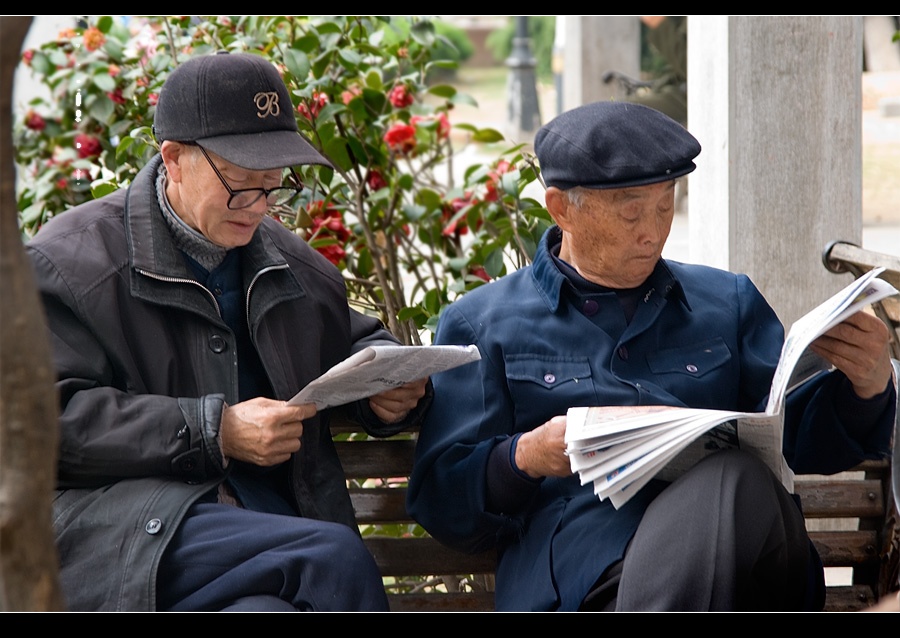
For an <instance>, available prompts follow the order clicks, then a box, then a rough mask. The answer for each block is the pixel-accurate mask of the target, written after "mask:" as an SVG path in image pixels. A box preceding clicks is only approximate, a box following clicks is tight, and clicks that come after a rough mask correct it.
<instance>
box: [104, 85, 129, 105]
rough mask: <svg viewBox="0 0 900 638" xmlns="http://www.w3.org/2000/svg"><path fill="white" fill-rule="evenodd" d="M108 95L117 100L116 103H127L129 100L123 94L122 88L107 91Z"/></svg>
mask: <svg viewBox="0 0 900 638" xmlns="http://www.w3.org/2000/svg"><path fill="white" fill-rule="evenodd" d="M106 97H108V98H109V99H110V100H112V101H113V102H115V103H116V104H125V102H127V100H126V99H125V98H124V97H123V96H122V89H118V88H117V89H116V90H115V91H108V92H107V93H106Z"/></svg>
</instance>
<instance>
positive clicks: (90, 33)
mask: <svg viewBox="0 0 900 638" xmlns="http://www.w3.org/2000/svg"><path fill="white" fill-rule="evenodd" d="M104 42H106V36H105V35H103V32H102V31H101V30H100V29H98V28H97V27H90V28H89V29H87V30H85V32H84V48H86V49H87V50H88V51H96V50H97V49H99V48H100V47H102V46H103V43H104Z"/></svg>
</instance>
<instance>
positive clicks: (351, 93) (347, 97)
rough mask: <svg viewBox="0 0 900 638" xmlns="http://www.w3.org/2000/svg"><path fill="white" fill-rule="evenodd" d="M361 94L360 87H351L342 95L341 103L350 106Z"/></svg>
mask: <svg viewBox="0 0 900 638" xmlns="http://www.w3.org/2000/svg"><path fill="white" fill-rule="evenodd" d="M361 94H362V89H360V88H359V87H358V86H351V87H350V88H349V89H347V90H346V91H343V92H342V93H341V101H342V102H343V103H344V104H350V102H352V101H353V99H354V98H356V97H358V96H359V95H361Z"/></svg>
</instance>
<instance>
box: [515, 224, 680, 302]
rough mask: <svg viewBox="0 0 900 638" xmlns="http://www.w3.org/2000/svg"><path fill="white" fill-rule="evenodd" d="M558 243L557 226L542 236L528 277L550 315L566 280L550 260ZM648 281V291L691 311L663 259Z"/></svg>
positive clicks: (678, 282)
mask: <svg viewBox="0 0 900 638" xmlns="http://www.w3.org/2000/svg"><path fill="white" fill-rule="evenodd" d="M561 242H562V231H561V230H560V228H559V226H551V227H550V228H549V229H547V231H546V232H545V233H544V236H543V237H541V241H540V242H539V243H538V247H537V251H536V252H535V255H534V260H533V261H532V264H531V276H532V279H533V280H534V285H535V288H537V291H538V294H540V295H541V298H542V299H543V300H544V302H545V303H546V304H547V308H548V309H549V310H550V312H553V313H555V312H556V311H557V310H559V306H560V304H561V299H562V291H563V285H565V284H566V281H567V280H566V277H565V275H563V274H562V273H561V272H560V270H559V268H558V267H557V265H556V264H555V263H554V261H553V254H555V253H558V252H559V244H560V243H561ZM649 279H650V286H651V289H652V290H651V292H654V291H661V294H662V297H663V298H664V299H673V300H678V301H680V302H681V303H682V304H684V306H685V308H687V310H688V311H690V310H691V306H690V304H689V303H688V300H687V296H686V295H685V292H684V288H683V286H682V285H681V282H680V281H679V280H678V278H677V277H675V275H674V274H673V273H672V271H671V269H670V268H669V266H668V264H667V263H666V260H665V259H660V260H659V261H658V262H657V263H656V267H655V268H654V269H653V272H652V273H651V274H650V278H649Z"/></svg>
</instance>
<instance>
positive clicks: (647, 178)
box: [534, 101, 700, 190]
mask: <svg viewBox="0 0 900 638" xmlns="http://www.w3.org/2000/svg"><path fill="white" fill-rule="evenodd" d="M534 151H535V154H536V155H537V158H538V162H539V163H540V167H541V176H542V177H543V180H544V184H546V185H547V186H548V187H549V186H556V187H557V188H561V189H563V190H565V189H568V188H572V187H574V186H583V187H585V188H626V187H629V186H644V185H646V184H655V183H657V182H664V181H666V180H670V179H675V178H676V177H681V176H682V175H687V174H688V173H690V172H691V171H692V170H694V169H695V168H696V165H695V164H694V162H693V160H694V158H695V157H697V155H699V154H700V143H699V142H698V141H697V139H696V138H695V137H694V136H693V135H691V134H690V133H688V132H687V130H686V129H685V128H684V127H683V126H682V125H681V124H679V123H678V122H676V121H675V120H673V119H672V118H670V117H669V116H667V115H664V114H663V113H660V112H659V111H657V110H656V109H652V108H650V107H648V106H643V105H641V104H631V103H629V102H606V101H605V102H594V103H592V104H585V105H584V106H579V107H577V108H574V109H572V110H570V111H566V112H565V113H561V114H560V115H558V116H557V117H555V118H554V119H552V120H551V121H549V122H547V124H545V125H544V126H542V127H541V129H540V130H539V131H538V132H537V135H535V138H534Z"/></svg>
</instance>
